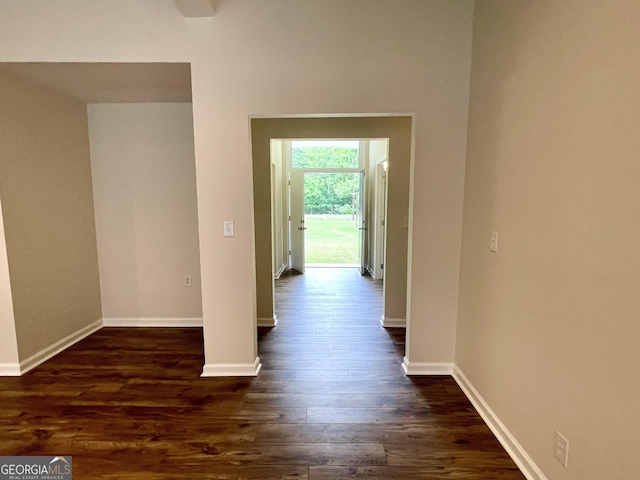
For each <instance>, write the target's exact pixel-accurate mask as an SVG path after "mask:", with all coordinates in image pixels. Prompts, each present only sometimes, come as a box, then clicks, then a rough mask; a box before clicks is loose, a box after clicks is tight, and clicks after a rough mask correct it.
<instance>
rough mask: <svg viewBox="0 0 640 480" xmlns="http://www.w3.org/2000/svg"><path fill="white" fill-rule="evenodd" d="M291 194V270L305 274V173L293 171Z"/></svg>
mask: <svg viewBox="0 0 640 480" xmlns="http://www.w3.org/2000/svg"><path fill="white" fill-rule="evenodd" d="M289 192H290V193H289V199H290V204H289V205H290V214H289V217H290V219H291V221H290V222H289V229H290V238H291V268H293V269H294V270H296V271H298V272H300V273H304V231H305V230H306V227H305V226H304V172H301V171H296V170H292V171H291V180H290V183H289Z"/></svg>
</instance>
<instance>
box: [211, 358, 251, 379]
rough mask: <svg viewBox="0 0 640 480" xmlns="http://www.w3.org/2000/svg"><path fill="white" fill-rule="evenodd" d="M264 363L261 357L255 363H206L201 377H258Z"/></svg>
mask: <svg viewBox="0 0 640 480" xmlns="http://www.w3.org/2000/svg"><path fill="white" fill-rule="evenodd" d="M261 368H262V364H261V363H260V357H256V359H255V361H254V362H253V363H209V364H207V363H205V364H204V367H203V368H202V375H200V376H201V377H257V376H258V373H259V372H260V369H261Z"/></svg>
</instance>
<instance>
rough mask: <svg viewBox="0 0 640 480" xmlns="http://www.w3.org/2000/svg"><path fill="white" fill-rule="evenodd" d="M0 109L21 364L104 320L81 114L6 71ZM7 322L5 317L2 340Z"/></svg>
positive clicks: (1, 168) (68, 101)
mask: <svg viewBox="0 0 640 480" xmlns="http://www.w3.org/2000/svg"><path fill="white" fill-rule="evenodd" d="M0 111H2V115H1V116H0V198H1V199H2V216H3V220H4V237H5V241H6V252H7V259H8V271H9V277H10V282H11V296H12V303H13V315H14V318H15V336H14V338H17V347H18V354H19V355H18V357H19V361H20V362H22V364H23V367H25V366H26V365H32V364H33V362H34V361H35V360H34V358H35V357H38V358H42V357H43V356H46V354H47V352H50V351H51V349H52V348H54V346H55V345H56V344H57V343H58V342H68V341H69V339H70V338H73V337H75V336H76V335H78V334H79V333H80V332H87V331H89V330H91V329H96V328H99V326H100V325H101V322H100V320H101V317H102V315H101V308H100V286H99V278H98V258H97V252H96V237H95V220H94V215H93V195H92V187H91V164H90V160H89V136H88V127H87V113H86V108H85V105H84V104H83V103H81V102H79V101H77V100H74V99H72V98H69V97H66V96H64V95H62V94H59V93H57V92H55V91H53V90H48V89H45V88H42V87H41V86H39V85H37V84H35V83H31V82H30V81H28V80H26V79H24V78H21V77H17V76H14V75H12V74H7V73H3V72H0ZM0 248H2V249H4V248H5V245H4V244H2V245H0ZM2 263H4V262H2ZM1 266H2V264H0V267H1ZM3 277H4V282H3V283H4V284H5V285H6V273H3ZM5 293H6V289H5ZM5 308H6V307H5ZM3 310H4V309H3ZM6 310H8V308H6ZM6 310H5V311H3V313H4V314H5V315H6V314H7V313H8V312H7V311H6ZM9 322H10V320H9V319H7V318H3V320H2V326H3V327H4V328H6V329H7V330H5V331H3V332H2V336H3V337H5V338H10V336H11V334H12V329H11V328H10V327H11V326H10V324H9ZM6 341H9V342H10V340H6ZM11 349H12V348H9V349H8V351H9V352H10V351H11ZM0 358H2V357H0ZM0 361H7V359H2V360H0Z"/></svg>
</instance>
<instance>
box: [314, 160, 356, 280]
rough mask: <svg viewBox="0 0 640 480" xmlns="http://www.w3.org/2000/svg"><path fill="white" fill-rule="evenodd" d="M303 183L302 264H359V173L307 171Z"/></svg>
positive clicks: (339, 265) (321, 265)
mask: <svg viewBox="0 0 640 480" xmlns="http://www.w3.org/2000/svg"><path fill="white" fill-rule="evenodd" d="M303 187H304V196H303V199H304V226H305V228H306V230H305V232H304V233H305V235H304V242H305V244H304V256H305V258H304V263H305V267H307V268H308V267H324V268H328V267H359V266H360V263H361V258H362V252H361V250H362V247H363V242H362V237H361V235H360V234H361V232H362V230H361V229H362V228H363V227H362V226H361V223H359V222H358V221H359V220H360V218H361V213H360V212H361V209H360V199H361V196H362V195H361V192H360V187H361V185H360V175H359V174H357V173H315V172H308V173H305V174H304V182H303ZM360 222H361V220H360Z"/></svg>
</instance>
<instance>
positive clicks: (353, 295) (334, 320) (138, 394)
mask: <svg viewBox="0 0 640 480" xmlns="http://www.w3.org/2000/svg"><path fill="white" fill-rule="evenodd" d="M276 298H277V304H276V305H277V308H276V311H277V314H278V318H279V323H278V326H277V327H276V328H275V329H260V332H259V354H260V357H261V360H262V363H263V369H262V372H261V373H260V375H259V376H258V377H257V378H200V376H199V375H200V373H201V371H202V365H203V362H204V359H203V353H202V332H201V329H197V328H176V329H162V328H153V329H143V328H139V329H123V328H105V329H102V330H101V331H99V332H97V333H95V334H93V335H91V336H90V337H88V338H86V339H85V340H83V341H81V342H80V343H78V344H76V345H75V346H73V347H72V348H70V349H68V350H67V351H65V352H63V353H61V354H60V355H58V356H56V357H55V358H53V359H51V360H49V361H48V362H46V363H44V364H43V365H41V366H39V367H38V368H36V369H34V370H33V371H31V372H30V373H28V374H26V375H24V376H23V377H19V378H15V377H14V378H7V377H4V378H0V455H73V467H74V479H76V480H77V479H114V480H115V479H119V480H133V479H149V480H159V479H194V480H197V479H311V480H328V479H331V480H334V479H342V478H349V479H392V478H403V479H406V480H411V479H424V480H426V479H428V480H440V479H454V478H455V479H467V480H490V479H503V480H507V479H508V480H512V479H518V480H522V479H524V478H525V477H524V476H523V475H522V474H521V473H520V472H519V471H518V470H517V468H516V466H515V465H514V463H513V462H512V461H511V459H510V458H509V457H508V456H507V454H506V453H505V452H504V450H503V449H502V447H501V446H500V444H499V443H498V442H497V440H496V439H495V438H494V437H493V435H492V434H491V432H490V430H489V428H488V427H487V426H486V425H485V424H484V423H483V422H482V420H481V418H480V417H479V416H478V414H477V413H476V412H475V410H474V409H473V407H472V406H471V404H470V403H469V401H468V400H467V399H466V398H465V396H464V395H463V393H462V392H461V390H460V389H459V388H458V386H457V385H456V383H455V381H454V380H453V379H452V378H450V377H415V378H408V377H406V376H405V375H404V374H403V372H402V370H401V367H400V363H401V360H402V356H403V353H404V345H403V343H404V340H403V339H404V331H403V330H398V329H395V330H394V329H388V330H385V329H383V328H382V327H381V326H380V323H379V319H380V314H381V312H382V307H381V304H382V300H381V284H380V282H377V281H374V280H372V279H371V278H370V277H361V276H360V275H359V274H358V273H357V270H356V269H310V270H309V271H308V273H307V274H306V275H304V276H302V275H295V274H287V275H285V276H283V278H282V279H281V280H280V281H278V282H277V287H276Z"/></svg>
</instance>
